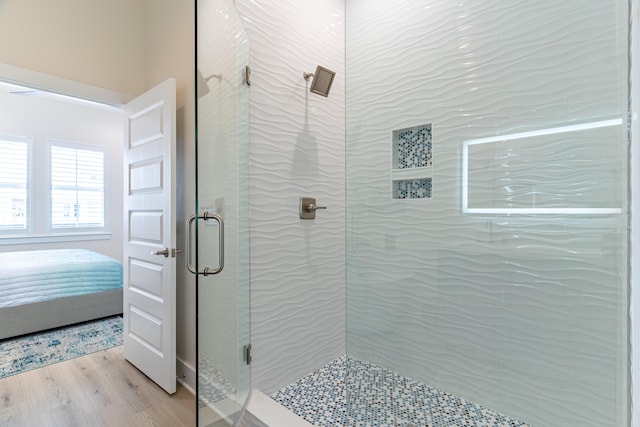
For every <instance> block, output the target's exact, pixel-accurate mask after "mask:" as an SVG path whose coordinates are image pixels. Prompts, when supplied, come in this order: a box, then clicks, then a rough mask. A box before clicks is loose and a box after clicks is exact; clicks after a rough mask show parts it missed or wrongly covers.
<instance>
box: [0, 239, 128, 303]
mask: <svg viewBox="0 0 640 427" xmlns="http://www.w3.org/2000/svg"><path fill="white" fill-rule="evenodd" d="M112 289H122V264H120V263H119V262H118V261H116V260H115V259H113V258H110V257H108V256H106V255H102V254H99V253H96V252H93V251H89V250H85V249H55V250H43V251H22V252H7V253H0V307H11V306H17V305H23V304H30V303H34V302H41V301H47V300H52V299H56V298H64V297H70V296H77V295H83V294H89V293H94V292H102V291H108V290H112Z"/></svg>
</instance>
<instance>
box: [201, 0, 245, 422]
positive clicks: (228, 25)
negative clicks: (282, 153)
mask: <svg viewBox="0 0 640 427" xmlns="http://www.w3.org/2000/svg"><path fill="white" fill-rule="evenodd" d="M196 11H197V29H196V40H197V76H196V77H197V124H196V125H197V150H196V157H197V184H196V186H197V202H196V205H197V216H195V215H194V216H193V217H192V220H191V228H190V230H189V231H190V232H192V233H193V232H194V231H195V233H194V237H193V239H192V242H195V246H196V247H197V248H196V247H193V248H192V253H193V251H194V250H195V253H196V254H197V255H196V256H195V257H194V258H195V259H194V260H193V261H192V263H193V264H195V266H193V267H192V269H193V270H197V279H196V281H197V300H198V302H197V310H198V313H197V334H198V337H197V338H198V341H197V347H198V361H197V363H198V369H197V370H198V376H197V393H198V425H201V426H206V425H211V424H214V425H232V424H233V423H234V421H235V419H236V418H237V415H238V413H239V412H240V410H241V409H242V407H243V404H244V401H245V399H246V396H247V394H248V391H249V386H250V376H249V365H248V362H249V361H248V360H247V359H248V358H250V354H249V351H250V347H249V263H248V253H249V249H248V185H247V181H248V178H247V171H248V165H247V163H248V135H249V134H248V124H249V91H248V84H247V83H248V82H247V78H246V77H245V72H246V71H247V68H246V66H247V64H248V60H249V46H248V40H247V36H246V34H245V33H244V30H243V27H242V24H241V22H240V19H239V17H238V15H237V13H236V9H235V5H234V3H233V1H232V0H197V1H196Z"/></svg>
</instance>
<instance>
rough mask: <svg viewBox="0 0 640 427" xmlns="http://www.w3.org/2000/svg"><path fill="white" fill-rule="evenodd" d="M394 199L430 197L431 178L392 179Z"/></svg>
mask: <svg viewBox="0 0 640 427" xmlns="http://www.w3.org/2000/svg"><path fill="white" fill-rule="evenodd" d="M393 185H394V191H393V193H394V199H430V198H431V178H420V179H404V180H401V181H394V182H393Z"/></svg>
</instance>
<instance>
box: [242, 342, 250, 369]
mask: <svg viewBox="0 0 640 427" xmlns="http://www.w3.org/2000/svg"><path fill="white" fill-rule="evenodd" d="M242 350H243V351H242V353H243V355H244V363H246V364H247V365H251V344H247V345H245V346H244V347H243V349H242Z"/></svg>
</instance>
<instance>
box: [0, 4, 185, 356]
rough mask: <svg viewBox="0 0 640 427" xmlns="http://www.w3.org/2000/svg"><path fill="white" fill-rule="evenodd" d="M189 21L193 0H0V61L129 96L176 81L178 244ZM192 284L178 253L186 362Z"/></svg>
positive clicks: (180, 335) (180, 349) (180, 332)
mask: <svg viewBox="0 0 640 427" xmlns="http://www.w3.org/2000/svg"><path fill="white" fill-rule="evenodd" d="M193 22H194V11H193V4H192V2H184V1H180V0H166V1H163V2H149V1H148V0H110V1H108V2H87V1H84V0H57V1H55V2H45V1H37V0H0V40H2V41H3V42H2V43H0V63H3V64H9V65H12V66H16V67H21V68H25V69H28V70H34V71H37V72H40V73H45V74H49V75H53V76H56V77H60V78H64V79H67V80H73V81H77V82H81V83H85V84H88V85H92V86H97V87H101V88H105V89H109V90H111V91H115V92H120V93H124V94H129V95H139V94H141V93H143V92H144V91H145V90H146V89H148V88H150V87H152V86H154V85H156V84H158V83H160V82H162V81H163V80H165V79H166V78H168V77H174V78H175V79H176V81H177V90H178V93H177V105H178V111H177V143H178V149H177V152H178V158H177V172H178V177H177V184H178V197H177V202H178V206H177V214H178V218H177V223H178V242H179V243H178V246H179V247H180V245H181V243H182V242H183V241H184V227H183V224H184V219H185V218H186V216H187V215H188V214H189V213H190V212H191V211H192V210H193V206H194V204H195V196H194V194H195V190H194V188H195V175H194V169H195V167H194V158H195V129H194V122H195V118H194V117H195V108H194V94H193V90H192V88H193V81H194V79H193V74H194V73H193V68H194V65H193V64H194V36H193V35H194V24H193ZM7 40H12V41H13V43H9V42H7ZM194 289H195V281H194V279H193V277H192V276H190V275H189V273H188V272H187V270H186V267H185V261H184V258H183V257H181V258H178V289H177V316H178V319H177V355H178V358H179V359H181V360H182V361H183V362H184V363H186V364H187V365H189V366H191V367H195V293H194V292H195V290H194Z"/></svg>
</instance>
